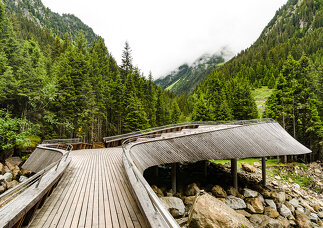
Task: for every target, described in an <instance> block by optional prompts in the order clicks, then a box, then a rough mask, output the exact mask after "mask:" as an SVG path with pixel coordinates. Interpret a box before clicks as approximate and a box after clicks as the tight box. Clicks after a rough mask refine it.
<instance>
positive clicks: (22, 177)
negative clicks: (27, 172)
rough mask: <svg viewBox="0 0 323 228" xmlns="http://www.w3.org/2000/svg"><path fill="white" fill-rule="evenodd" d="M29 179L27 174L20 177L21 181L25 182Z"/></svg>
mask: <svg viewBox="0 0 323 228" xmlns="http://www.w3.org/2000/svg"><path fill="white" fill-rule="evenodd" d="M27 179H28V177H25V176H20V178H19V182H20V183H21V182H24V181H25V180H27Z"/></svg>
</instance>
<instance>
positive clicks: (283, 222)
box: [277, 216, 296, 228]
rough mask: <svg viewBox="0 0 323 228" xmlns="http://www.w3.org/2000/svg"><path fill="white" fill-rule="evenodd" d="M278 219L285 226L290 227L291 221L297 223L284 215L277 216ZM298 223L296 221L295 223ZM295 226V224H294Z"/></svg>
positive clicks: (285, 227)
mask: <svg viewBox="0 0 323 228" xmlns="http://www.w3.org/2000/svg"><path fill="white" fill-rule="evenodd" d="M277 220H278V221H280V223H281V224H282V225H283V227H284V228H290V227H291V226H290V225H291V223H295V221H288V220H287V219H286V218H284V217H283V216H279V217H278V218H277ZM294 225H296V223H295V224H294ZM292 227H294V226H292Z"/></svg>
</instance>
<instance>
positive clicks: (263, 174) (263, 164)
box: [261, 157, 266, 186]
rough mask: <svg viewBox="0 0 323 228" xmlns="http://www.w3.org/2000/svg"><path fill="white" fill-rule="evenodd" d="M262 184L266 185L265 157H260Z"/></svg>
mask: <svg viewBox="0 0 323 228" xmlns="http://www.w3.org/2000/svg"><path fill="white" fill-rule="evenodd" d="M261 170H262V184H263V185H264V186H266V157H262V158H261Z"/></svg>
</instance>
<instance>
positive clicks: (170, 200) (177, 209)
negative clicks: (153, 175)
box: [160, 197, 185, 218]
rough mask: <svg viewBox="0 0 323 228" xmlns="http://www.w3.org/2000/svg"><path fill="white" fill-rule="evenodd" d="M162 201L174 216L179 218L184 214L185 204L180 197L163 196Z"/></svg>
mask: <svg viewBox="0 0 323 228" xmlns="http://www.w3.org/2000/svg"><path fill="white" fill-rule="evenodd" d="M160 201H161V202H162V203H163V204H164V206H165V207H166V209H167V210H168V211H169V212H171V214H172V215H173V217H175V218H177V217H179V216H182V215H184V212H185V205H184V203H183V201H182V200H181V199H180V198H177V197H161V198H160Z"/></svg>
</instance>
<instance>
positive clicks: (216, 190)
mask: <svg viewBox="0 0 323 228" xmlns="http://www.w3.org/2000/svg"><path fill="white" fill-rule="evenodd" d="M211 192H212V194H213V195H214V196H215V197H219V198H225V197H227V193H226V192H225V191H224V189H223V188H222V187H221V186H220V185H214V186H213V188H212V190H211Z"/></svg>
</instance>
